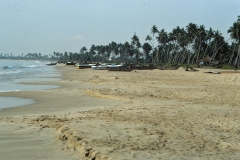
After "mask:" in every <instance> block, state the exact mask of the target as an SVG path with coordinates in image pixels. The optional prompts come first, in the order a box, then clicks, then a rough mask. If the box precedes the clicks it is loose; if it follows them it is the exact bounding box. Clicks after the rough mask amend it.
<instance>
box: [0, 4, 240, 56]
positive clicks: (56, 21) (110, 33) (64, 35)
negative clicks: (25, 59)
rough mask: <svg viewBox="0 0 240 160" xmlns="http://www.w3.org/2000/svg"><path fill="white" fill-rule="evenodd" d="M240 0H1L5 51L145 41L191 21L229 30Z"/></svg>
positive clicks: (71, 48) (0, 26)
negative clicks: (154, 30)
mask: <svg viewBox="0 0 240 160" xmlns="http://www.w3.org/2000/svg"><path fill="white" fill-rule="evenodd" d="M238 15H240V0H0V36H1V38H0V53H13V54H14V55H19V54H21V53H24V54H26V53H34V52H37V53H42V54H51V53H53V51H56V52H64V51H67V52H79V50H80V48H81V47H83V46H86V47H87V48H88V49H89V48H90V46H91V45H92V44H95V45H106V44H108V43H110V42H112V41H115V42H117V43H124V42H126V41H128V42H130V41H131V37H132V36H133V34H134V32H135V33H136V34H137V36H139V38H140V41H141V43H142V44H143V43H144V42H145V40H144V39H145V37H146V36H147V35H148V34H150V29H151V27H152V26H153V25H156V26H157V27H158V29H159V30H161V29H163V28H164V29H165V30H166V31H168V32H169V31H171V30H172V29H173V28H175V27H176V26H180V27H185V26H187V25H188V23H190V22H192V23H196V24H198V25H204V26H205V27H206V29H209V27H212V28H213V29H214V30H219V31H221V33H222V34H223V35H224V36H225V38H228V37H229V35H228V34H227V30H228V29H229V27H230V26H232V24H233V22H235V21H236V20H237V16H238Z"/></svg>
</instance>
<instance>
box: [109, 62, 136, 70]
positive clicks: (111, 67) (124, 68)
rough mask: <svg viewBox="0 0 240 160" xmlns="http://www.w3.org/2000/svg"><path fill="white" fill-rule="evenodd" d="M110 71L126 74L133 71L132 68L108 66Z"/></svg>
mask: <svg viewBox="0 0 240 160" xmlns="http://www.w3.org/2000/svg"><path fill="white" fill-rule="evenodd" d="M107 70H108V71H125V72H130V71H132V70H133V68H132V67H131V66H127V65H123V64H119V65H108V67H107Z"/></svg>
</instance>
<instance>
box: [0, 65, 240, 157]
mask: <svg viewBox="0 0 240 160" xmlns="http://www.w3.org/2000/svg"><path fill="white" fill-rule="evenodd" d="M57 68H58V69H59V70H60V71H61V72H62V78H63V79H62V80H59V81H54V82H41V83H39V84H50V85H60V86H62V87H61V88H56V89H51V90H44V91H31V92H17V93H16V92H12V93H0V95H5V96H14V97H16V96H17V97H22V98H30V99H34V100H35V101H36V102H37V103H35V104H30V105H27V106H23V107H15V108H9V109H3V110H2V111H1V112H0V125H1V128H4V131H2V130H1V131H0V137H4V143H3V142H2V141H0V148H2V146H3V145H4V144H8V143H10V142H11V139H12V138H10V137H11V136H14V137H15V139H16V140H19V139H24V138H21V137H22V136H24V135H31V136H32V138H31V139H34V141H31V142H30V141H29V140H28V139H27V138H25V139H24V144H28V145H27V146H28V147H29V148H31V146H32V147H33V148H34V145H35V144H36V143H37V140H39V139H41V138H42V137H45V139H46V141H45V142H44V141H43V142H41V145H39V146H38V147H40V148H38V149H37V150H41V153H44V155H46V156H53V155H56V156H58V155H64V156H65V157H64V156H59V157H60V159H61V157H62V159H66V156H67V157H69V158H73V159H74V158H76V159H95V160H97V159H153V160H155V159H238V158H239V157H240V143H239V141H240V129H239V124H240V119H239V113H240V112H239V110H240V108H239V105H240V99H239V97H240V73H228V74H208V73H204V72H208V71H209V69H200V71H199V72H185V71H184V70H183V69H181V68H180V69H178V70H172V71H166V70H151V71H150V70H149V71H146V70H145V71H139V70H137V71H132V72H109V71H93V70H91V69H82V70H81V69H75V68H74V67H73V66H63V65H58V66H57ZM19 126H20V128H18V127H19ZM13 131H14V132H13ZM10 132H13V133H14V134H15V135H11V136H10V135H9V136H7V135H8V134H7V133H10ZM31 132H33V133H34V134H30V133H31ZM35 142H36V143H35ZM45 145H48V146H50V147H51V149H48V151H49V150H52V151H54V152H52V153H54V154H51V152H50V153H49V152H47V151H44V150H42V149H44V148H45V147H44V146H45ZM20 146H21V145H19V147H20ZM20 148H21V147H20ZM5 150H8V151H11V147H10V146H9V147H6V149H5ZM15 150H16V151H17V150H18V147H16V148H15ZM0 152H1V153H0V155H5V157H4V158H3V159H9V158H8V157H7V155H8V154H6V153H8V152H6V151H0ZM34 153H36V154H34ZM14 154H16V156H17V155H18V154H19V153H18V152H13V155H14ZM31 154H32V155H33V156H34V155H35V158H34V159H41V158H42V157H39V156H38V153H37V152H34V151H31ZM21 156H22V155H20V157H21ZM59 157H58V158H59ZM63 157H64V158H63ZM0 159H1V158H0ZM10 159H11V158H10ZM12 159H14V158H12ZM23 159H24V158H23ZM30 159H31V158H30ZM42 159H44V158H42ZM45 159H53V158H45Z"/></svg>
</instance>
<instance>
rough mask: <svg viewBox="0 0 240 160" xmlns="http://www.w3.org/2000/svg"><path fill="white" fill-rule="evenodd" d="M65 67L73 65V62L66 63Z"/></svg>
mask: <svg viewBox="0 0 240 160" xmlns="http://www.w3.org/2000/svg"><path fill="white" fill-rule="evenodd" d="M66 65H75V63H74V62H66Z"/></svg>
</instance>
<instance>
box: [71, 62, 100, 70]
mask: <svg viewBox="0 0 240 160" xmlns="http://www.w3.org/2000/svg"><path fill="white" fill-rule="evenodd" d="M95 65H96V64H79V63H77V64H75V67H76V68H77V69H86V68H91V67H92V66H95Z"/></svg>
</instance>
